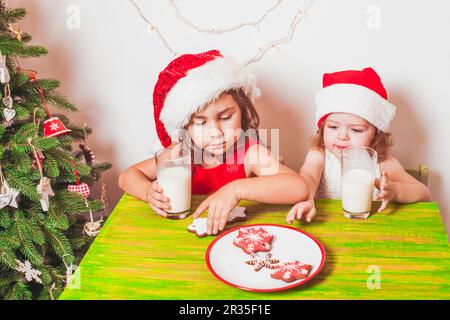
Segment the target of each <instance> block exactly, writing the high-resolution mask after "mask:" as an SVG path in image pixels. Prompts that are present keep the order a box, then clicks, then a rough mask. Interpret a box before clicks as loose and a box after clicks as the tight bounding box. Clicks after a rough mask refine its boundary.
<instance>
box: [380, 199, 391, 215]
mask: <svg viewBox="0 0 450 320" xmlns="http://www.w3.org/2000/svg"><path fill="white" fill-rule="evenodd" d="M388 203H389V201H388V200H383V201H382V202H381V206H380V208H379V209H378V212H381V211H383V210H384V209H386V206H387V205H388Z"/></svg>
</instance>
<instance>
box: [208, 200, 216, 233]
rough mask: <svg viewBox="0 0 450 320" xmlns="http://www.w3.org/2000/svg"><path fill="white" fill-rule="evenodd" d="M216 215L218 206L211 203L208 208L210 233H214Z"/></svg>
mask: <svg viewBox="0 0 450 320" xmlns="http://www.w3.org/2000/svg"><path fill="white" fill-rule="evenodd" d="M215 215H216V208H215V206H214V204H211V205H210V206H209V209H208V219H207V220H206V231H207V233H208V234H211V233H212V230H213V226H214V218H215Z"/></svg>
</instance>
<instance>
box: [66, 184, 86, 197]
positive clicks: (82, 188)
mask: <svg viewBox="0 0 450 320" xmlns="http://www.w3.org/2000/svg"><path fill="white" fill-rule="evenodd" d="M67 189H68V190H69V191H70V192H78V193H80V194H81V195H82V196H83V197H85V198H87V197H89V195H90V194H91V190H90V189H89V186H88V185H87V184H86V183H80V184H79V185H75V184H71V185H69V186H68V187H67Z"/></svg>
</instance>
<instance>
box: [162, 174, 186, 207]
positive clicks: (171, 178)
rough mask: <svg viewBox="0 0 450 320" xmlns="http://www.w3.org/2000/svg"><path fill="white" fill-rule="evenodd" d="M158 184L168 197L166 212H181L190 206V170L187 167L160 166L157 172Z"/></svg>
mask: <svg viewBox="0 0 450 320" xmlns="http://www.w3.org/2000/svg"><path fill="white" fill-rule="evenodd" d="M157 176H158V184H159V185H160V186H161V188H162V189H163V194H164V195H165V196H166V197H168V198H169V199H170V208H169V209H167V210H165V211H166V212H167V213H181V212H185V211H188V210H189V209H190V208H191V171H190V168H189V167H169V168H162V169H160V170H158V172H157Z"/></svg>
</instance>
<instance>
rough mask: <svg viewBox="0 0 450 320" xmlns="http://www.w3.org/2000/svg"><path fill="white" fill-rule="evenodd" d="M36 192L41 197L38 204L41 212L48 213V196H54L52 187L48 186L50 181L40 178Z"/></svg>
mask: <svg viewBox="0 0 450 320" xmlns="http://www.w3.org/2000/svg"><path fill="white" fill-rule="evenodd" d="M36 191H37V192H38V193H39V195H40V196H41V199H40V202H41V206H42V210H43V211H48V208H49V206H50V200H49V196H54V195H55V193H54V192H53V189H52V186H51V184H50V179H49V178H47V177H42V178H41V180H40V181H39V184H38V185H37V186H36Z"/></svg>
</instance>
